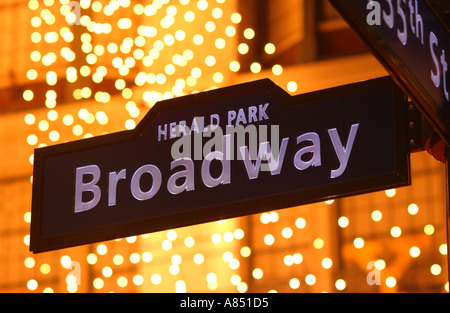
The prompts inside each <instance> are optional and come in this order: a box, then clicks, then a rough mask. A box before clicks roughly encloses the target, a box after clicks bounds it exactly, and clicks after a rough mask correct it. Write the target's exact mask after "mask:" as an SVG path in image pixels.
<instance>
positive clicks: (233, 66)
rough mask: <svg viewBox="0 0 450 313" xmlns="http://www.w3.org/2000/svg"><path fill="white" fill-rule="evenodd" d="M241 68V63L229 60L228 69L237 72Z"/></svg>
mask: <svg viewBox="0 0 450 313" xmlns="http://www.w3.org/2000/svg"><path fill="white" fill-rule="evenodd" d="M240 69H241V65H240V64H239V62H238V61H231V62H230V70H231V71H232V72H238V71H239V70H240Z"/></svg>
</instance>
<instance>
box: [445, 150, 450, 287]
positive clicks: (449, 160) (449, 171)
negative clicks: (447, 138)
mask: <svg viewBox="0 0 450 313" xmlns="http://www.w3.org/2000/svg"><path fill="white" fill-rule="evenodd" d="M445 157H446V162H445V176H446V177H445V179H446V193H447V201H446V211H447V212H446V218H445V220H446V222H447V276H448V277H447V278H448V283H449V284H450V147H448V146H447V149H446V156H445Z"/></svg>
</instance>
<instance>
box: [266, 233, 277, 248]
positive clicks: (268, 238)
mask: <svg viewBox="0 0 450 313" xmlns="http://www.w3.org/2000/svg"><path fill="white" fill-rule="evenodd" d="M264 243H265V244H266V245H268V246H271V245H273V244H274V243H275V237H274V236H273V235H271V234H267V235H265V236H264Z"/></svg>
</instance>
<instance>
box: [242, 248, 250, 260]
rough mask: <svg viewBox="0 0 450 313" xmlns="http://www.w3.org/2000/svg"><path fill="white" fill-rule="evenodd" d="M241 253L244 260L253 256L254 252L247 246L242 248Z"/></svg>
mask: <svg viewBox="0 0 450 313" xmlns="http://www.w3.org/2000/svg"><path fill="white" fill-rule="evenodd" d="M240 253H241V256H243V257H244V258H248V257H249V256H250V255H251V253H252V250H251V249H250V248H249V247H247V246H245V247H242V248H241V250H240Z"/></svg>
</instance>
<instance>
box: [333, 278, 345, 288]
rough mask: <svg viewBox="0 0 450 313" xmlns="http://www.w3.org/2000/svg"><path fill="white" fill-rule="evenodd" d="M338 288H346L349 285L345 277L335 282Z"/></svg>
mask: <svg viewBox="0 0 450 313" xmlns="http://www.w3.org/2000/svg"><path fill="white" fill-rule="evenodd" d="M334 286H335V287H336V289H337V290H340V291H342V290H344V289H345V288H346V287H347V283H346V282H345V280H343V279H338V280H336V283H335V284H334Z"/></svg>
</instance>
